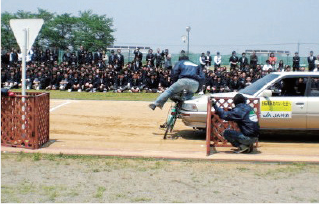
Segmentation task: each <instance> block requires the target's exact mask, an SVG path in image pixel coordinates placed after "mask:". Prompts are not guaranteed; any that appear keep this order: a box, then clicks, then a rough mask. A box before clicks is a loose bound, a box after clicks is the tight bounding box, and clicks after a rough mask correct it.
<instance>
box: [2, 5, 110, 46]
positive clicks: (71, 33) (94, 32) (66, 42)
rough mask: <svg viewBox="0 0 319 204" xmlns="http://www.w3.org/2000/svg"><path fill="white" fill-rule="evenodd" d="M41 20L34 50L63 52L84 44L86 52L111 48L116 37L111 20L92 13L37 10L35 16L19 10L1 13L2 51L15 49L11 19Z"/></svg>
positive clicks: (15, 43)
mask: <svg viewBox="0 0 319 204" xmlns="http://www.w3.org/2000/svg"><path fill="white" fill-rule="evenodd" d="M26 18H42V19H43V20H44V24H43V26H42V29H41V31H40V32H39V35H38V37H37V39H36V41H35V43H34V47H46V48H58V49H62V50H66V49H67V48H69V47H72V48H74V49H76V48H78V47H80V46H81V45H83V46H84V47H85V48H86V49H88V50H89V51H96V50H97V49H103V48H105V47H106V46H109V45H112V44H113V42H114V40H115V38H114V36H113V32H114V31H115V29H114V28H113V18H108V17H106V15H97V14H94V13H93V12H92V11H91V10H88V11H79V15H78V16H72V15H71V14H69V13H64V14H61V15H57V14H56V13H51V12H49V11H47V10H44V9H41V8H38V11H37V12H36V13H32V12H28V11H22V10H19V11H17V12H16V13H9V12H3V13H1V48H2V49H11V48H16V49H18V48H19V47H18V44H17V42H16V39H15V37H14V35H13V32H12V30H11V27H10V19H26Z"/></svg>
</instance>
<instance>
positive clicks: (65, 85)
mask: <svg viewBox="0 0 319 204" xmlns="http://www.w3.org/2000/svg"><path fill="white" fill-rule="evenodd" d="M71 87H72V81H71V80H70V78H69V75H68V74H64V77H63V79H62V80H61V82H60V87H59V89H60V91H65V90H68V91H69V92H71V91H72V90H71Z"/></svg>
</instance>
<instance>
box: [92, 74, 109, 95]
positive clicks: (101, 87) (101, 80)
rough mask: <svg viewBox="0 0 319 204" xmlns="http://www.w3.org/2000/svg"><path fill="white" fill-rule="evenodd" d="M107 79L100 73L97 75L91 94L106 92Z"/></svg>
mask: <svg viewBox="0 0 319 204" xmlns="http://www.w3.org/2000/svg"><path fill="white" fill-rule="evenodd" d="M106 85H107V79H106V78H105V77H104V75H103V74H102V73H99V75H97V76H96V77H95V79H94V84H93V92H96V91H99V92H106Z"/></svg>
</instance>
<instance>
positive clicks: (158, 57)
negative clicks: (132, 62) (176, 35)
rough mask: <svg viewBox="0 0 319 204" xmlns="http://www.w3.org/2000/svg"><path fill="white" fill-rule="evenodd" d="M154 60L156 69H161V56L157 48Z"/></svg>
mask: <svg viewBox="0 0 319 204" xmlns="http://www.w3.org/2000/svg"><path fill="white" fill-rule="evenodd" d="M155 60H156V68H159V67H162V60H163V55H162V53H161V50H160V49H159V48H157V53H156V54H155Z"/></svg>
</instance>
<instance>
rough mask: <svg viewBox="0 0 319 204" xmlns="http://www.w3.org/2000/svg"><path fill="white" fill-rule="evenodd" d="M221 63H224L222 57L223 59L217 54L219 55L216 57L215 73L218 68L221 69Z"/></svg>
mask: <svg viewBox="0 0 319 204" xmlns="http://www.w3.org/2000/svg"><path fill="white" fill-rule="evenodd" d="M221 63H222V57H221V55H220V53H219V52H217V55H216V56H215V57H214V68H215V69H214V70H215V71H216V69H217V68H218V67H220V65H221Z"/></svg>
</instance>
